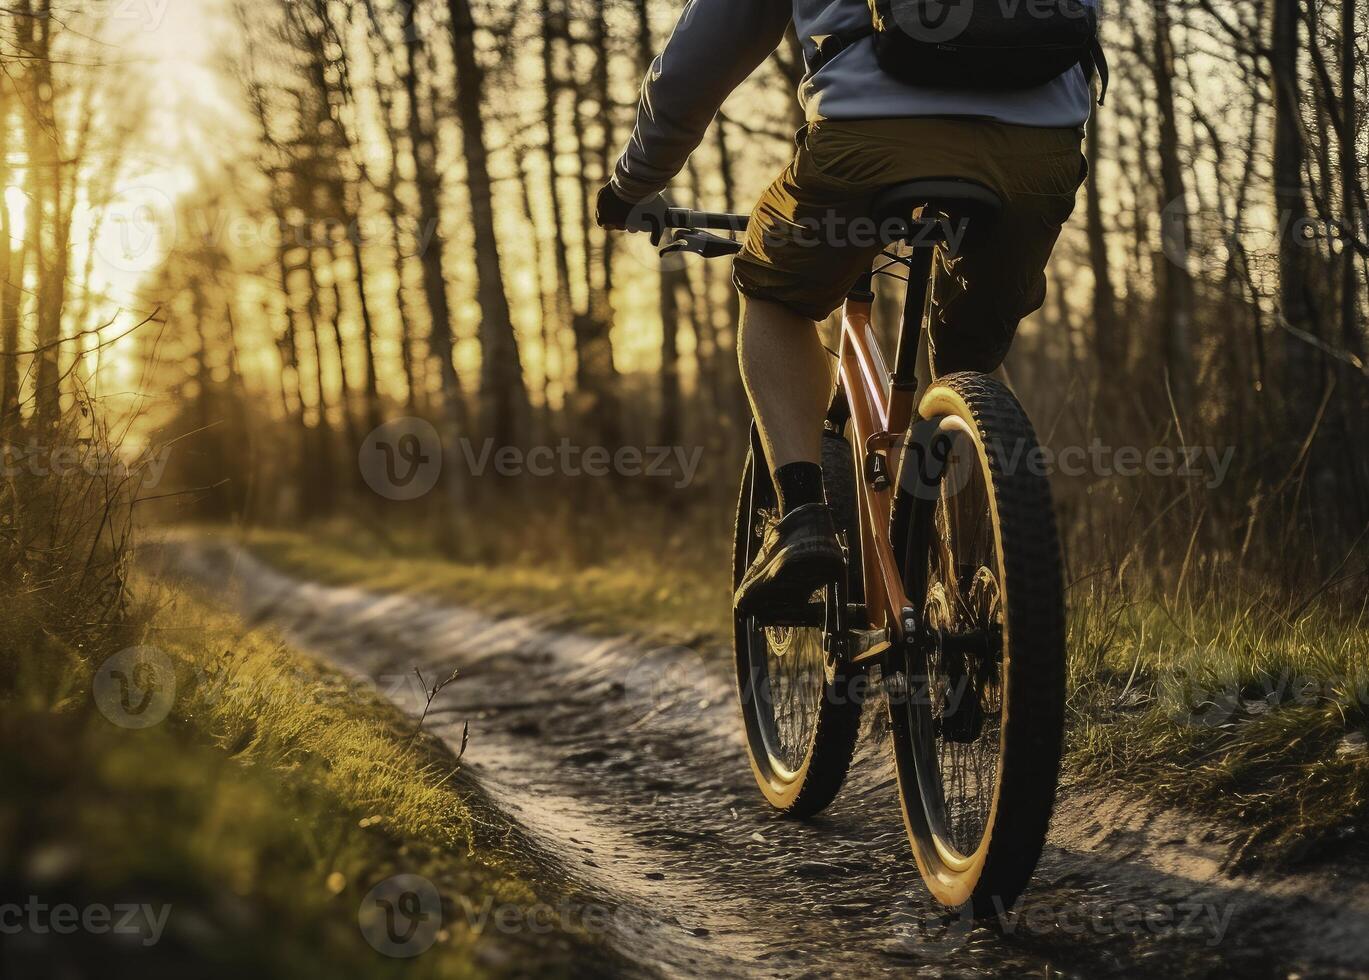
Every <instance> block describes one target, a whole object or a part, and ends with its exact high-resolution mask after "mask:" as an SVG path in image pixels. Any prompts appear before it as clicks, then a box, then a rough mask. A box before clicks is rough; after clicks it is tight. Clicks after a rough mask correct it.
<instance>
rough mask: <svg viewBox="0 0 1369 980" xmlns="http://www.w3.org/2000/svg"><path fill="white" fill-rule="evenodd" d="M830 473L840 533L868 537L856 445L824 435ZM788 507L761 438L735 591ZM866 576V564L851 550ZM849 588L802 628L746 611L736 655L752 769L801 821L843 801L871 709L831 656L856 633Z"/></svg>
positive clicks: (778, 804) (818, 604)
mask: <svg viewBox="0 0 1369 980" xmlns="http://www.w3.org/2000/svg"><path fill="white" fill-rule="evenodd" d="M823 475H824V479H825V481H826V483H827V496H828V502H829V503H830V504H831V506H832V515H833V520H834V522H835V524H836V527H837V531H838V533H843V532H844V533H845V535H846V538H847V541H848V547H849V543H850V542H853V541H856V540H858V539H859V533H860V532H859V525H858V524H856V511H855V482H854V480H855V476H854V469H853V462H852V456H851V447H850V444H849V443H847V442H846V440H845V439H842V438H841V437H839V436H836V435H833V434H830V433H829V434H828V435H827V436H825V437H824V438H823ZM777 511H778V507H777V502H776V498H775V491H774V488H773V486H772V485H771V479H770V473H769V470H768V468H767V467H766V465H765V456H764V453H763V452H762V451H761V449H760V447H759V446H758V445H757V443H756V440H754V439H753V440H752V449H751V452H750V453H749V454H748V456H747V460H746V468H745V471H744V473H743V477H742V488H741V500H740V501H739V503H738V506H737V528H736V539H735V545H734V551H733V579H732V582H733V588H734V589H735V588H736V586H737V584H738V583H740V581H741V578H742V575H743V574H745V572H746V569H747V567H748V566H749V565H750V563H751V559H752V558H753V557H754V555H755V553H756V550H757V548H758V547H759V546H760V541H761V537H762V536H763V535H764V534H765V530H766V528H767V527H768V526H769V524H770V522H772V521H774V520H776V519H777V517H776V515H777ZM849 565H850V567H851V568H853V569H855V572H854V573H848V577H850V575H851V574H854V575H859V574H860V573H859V560H858V558H856V557H855V555H854V551H853V552H852V553H851V561H850V562H849ZM847 601H848V585H847V583H846V582H832V583H830V584H829V585H827V586H826V587H825V588H823V589H821V590H819V591H817V592H815V593H814V595H813V597H812V600H811V602H810V605H809V610H810V615H809V616H808V617H806V618H805V619H804V620H803V621H802V622H795V623H790V624H786V625H764V624H762V623H761V622H760V621H758V620H757V619H756V617H754V616H745V615H743V614H741V613H740V612H737V611H736V610H734V611H733V616H734V626H735V630H734V652H735V656H736V664H737V694H738V697H739V699H740V702H741V709H742V721H743V725H744V727H745V731H746V744H747V753H748V755H749V756H750V759H751V769H752V772H753V773H754V775H755V777H756V783H757V784H758V785H759V786H760V789H761V792H762V793H763V794H764V795H765V798H766V799H767V800H768V801H769V802H770V804H771V805H772V806H774V807H775V808H777V809H779V810H782V811H784V812H785V813H788V814H791V815H793V816H798V817H806V816H812V815H813V814H816V813H819V812H820V811H822V810H823V809H824V808H825V807H826V806H827V805H828V804H829V803H831V802H832V800H833V799H835V797H836V795H837V792H838V791H839V790H840V789H841V784H842V782H843V781H844V780H845V778H846V771H847V769H848V768H850V765H851V756H852V754H853V752H854V751H855V744H856V736H857V734H858V732H859V727H860V712H861V706H862V702H861V699H860V697H859V695H860V694H861V688H860V686H859V683H853V679H854V677H855V676H856V675H855V674H853V673H850V672H848V671H846V670H845V669H844V668H839V667H837V666H836V665H835V663H834V660H833V657H832V656H831V655H830V651H831V650H832V649H834V644H839V643H840V642H842V640H843V639H844V636H845V632H846V603H847Z"/></svg>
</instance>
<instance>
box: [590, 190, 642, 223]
mask: <svg viewBox="0 0 1369 980" xmlns="http://www.w3.org/2000/svg"><path fill="white" fill-rule="evenodd" d="M635 207H636V205H635V204H633V203H632V202H630V201H624V200H623V199H622V198H621V197H619V196H618V192H617V191H615V190H614V189H613V184H611V183H609V184H605V185H604V186H603V187H601V188H600V189H599V201H598V203H597V204H596V205H595V206H594V220H595V222H596V223H597V224H598V225H599V227H600V228H608V229H610V230H612V231H626V230H627V224H628V219H629V218H630V217H631V216H632V211H633V209H634V208H635Z"/></svg>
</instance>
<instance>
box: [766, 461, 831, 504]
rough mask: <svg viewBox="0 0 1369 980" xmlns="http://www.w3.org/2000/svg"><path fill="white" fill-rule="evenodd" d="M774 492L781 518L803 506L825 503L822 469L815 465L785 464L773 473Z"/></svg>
mask: <svg viewBox="0 0 1369 980" xmlns="http://www.w3.org/2000/svg"><path fill="white" fill-rule="evenodd" d="M775 491H776V493H778V494H779V498H780V516H781V517H783V516H785V515H786V514H788V513H790V512H791V511H793V510H794V509H796V508H798V507H802V506H803V505H804V504H820V503H823V502H825V501H826V499H827V498H826V496H825V495H824V494H823V492H822V467H821V466H819V465H818V464H817V463H786V464H785V465H784V466H781V467H780V468H779V469H777V470H776V471H775Z"/></svg>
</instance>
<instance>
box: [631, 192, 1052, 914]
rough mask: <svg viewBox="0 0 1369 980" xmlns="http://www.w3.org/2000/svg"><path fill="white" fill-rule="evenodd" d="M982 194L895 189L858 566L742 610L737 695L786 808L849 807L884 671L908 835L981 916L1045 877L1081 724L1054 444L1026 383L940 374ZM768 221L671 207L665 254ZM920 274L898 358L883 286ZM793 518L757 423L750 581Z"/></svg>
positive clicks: (861, 314)
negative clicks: (885, 329) (888, 350)
mask: <svg viewBox="0 0 1369 980" xmlns="http://www.w3.org/2000/svg"><path fill="white" fill-rule="evenodd" d="M1001 207H1002V205H1001V202H1000V201H999V199H998V198H997V196H996V195H995V194H994V193H993V192H992V191H991V190H989V189H988V188H986V187H983V186H982V185H979V184H976V183H973V182H970V181H964V180H920V181H914V182H911V183H905V184H899V185H896V186H894V187H890V188H888V189H886V190H885V191H884V192H883V193H881V194H880V195H878V196H877V198H876V199H875V201H874V203H873V206H872V208H871V217H872V218H873V219H874V222H875V225H876V227H878V228H879V229H880V230H881V241H882V242H883V243H884V244H885V246H886V250H885V252H884V256H885V258H886V263H885V264H884V265H882V266H881V267H880V268H878V269H873V270H872V271H871V273H870V274H869V275H866V276H864V277H862V279H861V280H860V281H859V282H858V283H857V284H856V286H855V288H854V289H853V290H852V291H851V293H850V294H849V295H848V297H847V299H846V303H845V307H844V310H843V314H842V329H841V341H840V346H839V348H838V350H837V351H836V352H835V354H836V359H837V372H836V373H837V384H836V390H835V395H834V397H833V400H832V404H831V408H830V410H829V412H828V415H827V420H826V423H825V426H824V438H823V441H822V443H823V451H822V465H823V470H824V476H825V479H826V485H827V495H828V502H829V504H830V506H831V508H832V511H833V515H834V519H835V523H836V526H837V529H838V533H839V535H840V537H841V539H842V544H843V547H844V548H845V550H846V552H847V558H848V562H847V568H848V572H847V574H846V576H845V579H844V580H841V581H834V582H831V583H829V584H828V585H826V586H825V587H824V588H822V589H821V590H819V591H816V592H815V593H814V594H813V595H812V597H811V598H810V600H809V603H808V605H807V608H806V609H804V610H801V611H791V612H789V613H788V620H787V621H775V620H774V619H773V618H757V617H756V616H748V615H745V614H742V613H741V612H735V611H734V614H735V644H734V647H735V657H736V668H737V691H738V696H739V698H740V702H741V709H742V717H743V721H744V725H745V730H746V743H747V749H748V753H749V755H750V760H751V768H752V770H753V771H754V774H755V777H756V782H757V784H758V785H759V787H760V790H761V792H762V793H763V794H764V796H765V798H766V799H767V800H768V801H769V802H770V803H771V804H772V805H773V806H774V807H776V808H777V809H779V810H781V811H784V812H785V813H788V814H791V815H794V816H798V817H807V816H812V815H814V814H816V813H818V812H819V811H821V810H822V809H824V808H825V807H826V806H827V805H828V804H829V803H831V802H832V801H833V799H834V798H835V797H836V795H837V793H838V791H839V790H840V788H841V785H842V783H843V781H844V780H845V777H846V773H847V770H848V769H849V767H850V764H851V759H852V755H853V753H854V750H855V746H856V741H857V736H858V734H859V730H860V720H861V712H862V710H863V706H864V703H865V700H866V698H865V694H866V693H867V690H868V688H869V685H870V683H871V680H872V677H871V671H872V670H874V671H878V673H879V679H880V682H881V683H882V686H883V689H884V692H885V696H886V700H887V703H888V721H889V727H890V730H891V734H892V741H893V745H894V759H895V768H896V771H897V776H898V780H897V782H898V790H899V796H900V801H901V804H902V810H903V820H904V825H905V828H906V830H907V834H908V839H909V841H910V843H911V845H912V850H913V855H914V858H915V860H916V862H917V867H918V870H919V872H920V873H921V875H922V878H923V880H924V881H925V882H926V884H927V887H928V888H929V890H930V891H931V893H932V894H933V896H934V897H935V898H936V899H937V900H938V901H940V902H941V903H943V904H945V905H947V906H954V907H963V906H966V905H969V906H970V907H971V908H972V909H973V911H974V912H975V913H976V914H979V913H984V912H993V911H1001V909H1002V908H1004V907H1011V905H1012V904H1013V903H1014V902H1015V901H1016V899H1017V898H1018V896H1019V895H1020V893H1021V892H1022V890H1023V889H1024V888H1025V887H1026V885H1027V883H1028V881H1029V879H1030V877H1031V875H1032V873H1033V871H1034V869H1035V866H1036V862H1037V860H1038V858H1039V856H1040V853H1041V849H1042V846H1043V844H1044V842H1045V838H1046V831H1047V827H1048V824H1049V822H1050V816H1051V810H1052V808H1053V806H1054V800H1055V791H1056V784H1057V781H1058V775H1059V769H1060V757H1061V743H1062V738H1063V730H1064V699H1065V603H1064V576H1063V571H1062V567H1061V557H1060V546H1059V540H1058V536H1057V531H1056V525H1055V516H1054V509H1053V506H1052V501H1051V491H1050V485H1049V483H1048V481H1047V480H1046V478H1045V477H1044V476H1043V475H1041V474H1040V473H1039V472H1030V471H1028V469H1027V468H1024V467H1021V466H1019V465H1016V464H1017V462H1018V461H1021V460H1026V459H1031V458H1033V451H1034V450H1035V449H1036V448H1037V441H1036V436H1035V433H1034V431H1033V429H1032V425H1031V422H1030V420H1029V419H1028V418H1027V415H1026V413H1025V412H1024V411H1023V409H1022V406H1021V404H1020V403H1019V402H1018V400H1017V398H1016V397H1015V396H1014V395H1013V394H1012V392H1011V391H1010V390H1009V389H1008V388H1007V387H1006V386H1004V385H1003V384H1002V383H1000V382H999V381H997V380H995V379H993V378H991V377H987V376H984V375H980V374H972V373H961V374H952V375H949V376H945V377H933V376H932V367H933V365H932V363H931V362H932V357H931V354H930V351H929V331H930V328H931V311H932V309H933V304H932V300H933V298H934V292H935V289H936V276H935V273H934V263H933V260H934V255H935V251H936V249H937V248H938V247H946V243H947V242H948V241H952V240H955V236H953V235H952V234H951V232H952V231H954V230H955V229H956V228H957V226H960V229H961V231H963V232H967V233H980V234H991V233H992V226H993V222H994V219H995V217H996V215H997V213H998V212H999V210H1000V209H1001ZM747 221H748V219H747V216H745V215H735V214H712V213H705V212H696V211H689V210H686V209H668V210H667V211H665V212H664V215H663V217H662V216H657V218H656V220H655V223H654V226H653V227H652V228H650V230H652V231H653V233H654V235H655V241H656V242H657V244H658V246H659V248H660V251H661V253H662V255H669V254H674V253H693V254H697V255H701V256H704V257H705V258H714V257H722V256H730V255H734V254H736V253H737V252H739V251H740V250H741V245H740V243H738V242H736V241H734V240H732V239H731V238H726V237H722V236H720V235H716V234H713V233H712V232H715V231H730V232H741V231H744V230H745V229H746V227H747ZM893 269H899V270H902V269H906V270H907V283H908V286H907V294H906V298H905V300H904V305H903V314H902V322H901V324H900V329H899V333H898V345H897V349H896V353H895V356H894V362H893V368H892V370H890V369H889V368H888V367H887V362H886V361H885V359H884V357H883V354H882V352H881V350H880V345H879V343H878V340H877V335H876V332H875V327H874V324H873V323H872V320H871V317H872V310H873V305H874V300H875V294H874V287H875V280H876V278H878V277H881V276H889V275H893V276H895V277H896V278H902V277H901V276H899V275H898V273H896V272H891V271H890V270H893ZM776 519H777V506H776V495H775V490H774V487H773V486H772V485H771V478H770V473H769V468H768V467H767V466H766V464H765V457H764V453H763V451H762V448H761V445H760V442H759V439H758V437H757V436H756V433H755V429H754V426H753V429H752V439H751V446H750V450H749V453H748V458H747V461H746V464H745V470H744V473H743V476H742V485H741V496H740V501H739V503H738V507H737V523H736V539H735V547H734V558H733V568H732V573H733V585H734V588H735V586H736V585H737V583H739V582H740V580H741V577H742V575H743V574H744V572H745V571H746V569H747V567H748V566H749V564H750V562H751V560H752V558H753V556H754V554H755V552H756V550H757V548H758V547H759V544H760V541H761V538H762V537H763V536H764V533H765V531H766V528H767V527H768V526H769V524H770V523H771V522H773V521H775V520H776Z"/></svg>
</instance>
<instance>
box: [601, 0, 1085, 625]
mask: <svg viewBox="0 0 1369 980" xmlns="http://www.w3.org/2000/svg"><path fill="white" fill-rule="evenodd" d="M1086 2H1089V3H1091V0H1086ZM943 6H944V5H943ZM1024 6H1026V5H1024ZM791 21H792V23H793V24H794V26H795V29H796V31H797V34H798V37H799V38H800V39H801V43H802V46H803V51H804V56H805V62H806V67H807V69H808V74H807V76H806V77H805V78H804V80H803V84H802V86H801V88H800V91H799V97H800V101H801V103H802V105H803V108H804V112H805V116H806V119H807V124H806V125H805V126H804V128H803V129H801V130H800V131H799V133H798V136H797V138H796V143H797V152H796V153H795V156H794V158H793V160H792V162H791V163H790V164H789V166H788V167H787V168H786V169H785V170H784V172H783V173H781V174H780V176H779V177H778V178H776V180H775V181H774V183H772V184H771V185H770V187H769V188H768V189H767V190H766V191H765V193H764V194H763V195H762V197H761V199H760V202H759V203H758V204H757V205H756V207H755V210H754V212H753V214H752V218H751V225H750V229H749V231H748V233H747V237H746V242H745V248H744V250H743V251H742V253H741V254H740V255H739V256H738V257H737V260H736V263H735V266H734V276H733V278H734V281H735V284H736V287H737V289H738V290H739V291H740V292H741V294H742V297H743V306H742V318H741V324H740V325H739V328H738V334H737V352H738V359H739V361H740V365H741V373H742V379H743V382H744V384H745V387H746V391H747V394H748V396H749V398H750V401H751V406H752V410H753V412H754V414H755V419H756V425H757V429H758V431H759V433H760V438H761V442H762V445H763V446H764V448H765V454H766V458H767V461H768V463H769V465H770V469H771V473H772V476H773V478H774V486H775V489H776V492H777V495H778V498H779V506H780V518H781V519H780V520H779V521H778V522H777V523H776V524H775V525H773V526H772V527H771V529H770V532H769V533H768V534H767V535H766V538H765V540H764V542H763V543H762V546H761V548H760V550H759V553H758V554H757V556H756V558H755V561H754V563H753V564H752V566H751V568H750V569H749V570H748V571H747V574H746V575H745V577H744V578H743V581H742V583H741V585H740V587H739V589H738V592H737V596H736V601H737V605H738V606H739V608H741V609H743V610H744V611H749V612H754V611H756V610H769V609H776V608H780V607H782V606H785V605H789V604H794V605H802V604H803V603H806V601H807V599H808V597H809V595H811V593H812V592H813V591H814V590H815V589H816V588H819V587H821V585H822V584H823V583H825V582H829V581H831V580H832V578H833V576H834V572H835V573H837V574H839V573H840V569H841V568H842V563H843V561H844V559H843V555H842V551H841V548H840V545H839V543H838V541H837V537H836V534H835V532H834V529H833V524H832V518H831V514H830V512H829V510H828V508H827V506H826V502H825V496H824V490H823V480H822V469H821V466H820V458H821V433H822V425H823V420H824V417H825V414H826V411H827V405H828V402H829V399H830V397H831V388H832V374H831V371H830V368H829V363H828V355H827V353H826V351H825V350H824V348H823V345H822V342H821V340H820V337H819V335H818V332H817V329H816V323H817V322H818V321H822V320H824V319H826V318H827V317H828V316H829V315H830V314H831V313H833V312H834V311H835V310H836V309H837V308H838V307H839V306H840V305H841V304H842V302H843V300H844V299H845V297H846V295H847V294H848V293H849V292H850V291H851V289H852V288H853V287H854V285H855V284H856V282H857V281H858V280H859V279H860V277H861V276H862V275H863V274H865V273H867V272H869V271H870V268H871V264H872V262H873V260H874V259H875V257H876V256H877V255H878V254H879V252H880V251H881V250H882V248H883V246H881V245H880V244H878V242H877V241H875V240H873V235H872V234H864V235H862V234H858V232H859V230H860V229H859V226H858V225H857V224H856V223H857V222H858V221H861V220H865V221H868V216H869V211H870V204H871V201H872V199H873V197H874V196H875V195H876V193H877V192H879V191H880V190H882V189H884V188H886V187H888V186H889V185H892V184H896V183H901V182H904V181H911V180H919V179H923V178H936V177H941V178H945V177H957V178H962V179H970V180H975V181H978V182H979V183H981V184H984V185H986V186H988V187H990V188H991V189H993V190H994V191H995V192H997V194H998V195H999V196H1000V197H1001V198H1002V199H1003V202H1004V210H1003V214H1002V217H1001V220H1000V223H999V224H998V225H997V226H996V229H995V234H993V235H992V236H985V237H984V238H980V239H974V240H969V241H967V242H966V244H965V248H963V249H961V250H960V251H959V252H958V253H957V254H950V253H948V252H947V251H946V250H944V249H943V250H941V251H940V252H939V254H938V259H937V277H938V283H937V294H936V295H937V309H936V310H935V322H934V326H933V331H932V356H933V363H934V365H935V370H936V371H937V373H938V374H945V373H949V372H953V371H980V372H985V373H987V372H990V371H993V370H995V369H996V368H997V367H998V366H999V365H1000V364H1001V363H1002V361H1003V359H1004V357H1005V356H1006V355H1007V352H1008V347H1009V345H1010V344H1011V342H1012V338H1013V335H1014V333H1015V332H1016V330H1017V326H1018V323H1019V322H1020V321H1021V319H1022V318H1023V317H1025V316H1027V315H1028V314H1030V313H1032V312H1034V311H1035V310H1038V309H1040V308H1041V306H1042V304H1043V303H1044V302H1045V298H1046V280H1045V267H1046V263H1047V260H1048V259H1049V258H1050V254H1051V251H1052V249H1053V248H1054V246H1055V242H1056V239H1057V237H1058V236H1059V234H1060V229H1061V227H1062V225H1063V224H1064V222H1065V221H1066V220H1067V219H1068V218H1069V216H1070V214H1071V213H1072V211H1073V210H1074V202H1075V195H1076V192H1077V190H1078V188H1079V187H1080V185H1081V184H1082V182H1083V180H1084V177H1085V175H1086V172H1087V166H1086V164H1085V162H1084V158H1083V156H1082V154H1081V152H1080V146H1081V141H1082V139H1083V135H1084V125H1085V123H1086V122H1087V119H1088V116H1089V112H1090V110H1091V106H1092V87H1091V75H1090V72H1089V71H1088V69H1087V68H1086V67H1085V64H1076V65H1074V66H1072V67H1070V68H1068V69H1067V70H1066V71H1064V72H1063V73H1062V74H1059V75H1058V76H1055V77H1053V78H1051V79H1050V80H1049V81H1047V82H1045V83H1044V84H1033V85H1032V86H1030V87H1026V88H1020V89H1015V90H1014V89H1009V90H999V89H996V90H992V91H982V90H978V88H977V87H976V86H974V85H971V84H966V85H962V86H959V87H957V86H956V85H955V84H954V80H952V79H948V80H947V83H946V84H945V85H942V84H940V82H939V81H938V82H937V83H936V84H932V85H925V84H924V85H918V84H909V83H908V82H906V81H900V80H898V79H896V78H895V77H893V75H892V74H890V73H887V72H886V71H885V70H883V69H882V68H881V61H880V57H879V56H878V55H877V53H876V46H875V42H874V39H873V37H872V36H871V32H870V31H869V30H868V28H869V25H870V23H871V4H870V2H869V0H690V2H689V3H688V4H687V5H686V7H685V10H684V12H683V14H682V16H681V18H680V21H679V23H678V25H677V26H676V28H675V31H674V33H673V35H672V36H671V38H670V40H669V42H668V43H667V45H666V47H665V49H664V51H663V52H662V54H661V55H660V56H659V57H658V58H657V59H656V60H655V62H654V63H653V64H652V66H651V72H650V74H649V75H648V76H647V79H646V81H645V83H644V85H643V88H642V96H641V104H640V107H639V109H638V114H637V122H636V127H635V129H634V131H633V134H632V138H631V140H630V141H629V143H628V145H627V148H626V150H625V151H624V152H623V155H622V157H621V159H620V160H619V161H618V164H617V167H616V169H615V172H614V174H613V177H612V179H611V180H610V181H609V183H608V184H607V185H606V186H605V187H604V188H603V189H602V190H601V191H600V194H599V200H598V208H597V215H598V221H599V224H600V225H601V226H603V227H605V228H614V229H620V230H621V229H623V228H624V227H626V225H627V224H628V222H629V221H630V220H631V217H632V213H633V211H634V209H647V210H649V209H651V208H652V207H655V206H657V201H658V198H659V194H660V192H661V191H662V190H663V189H664V188H665V187H666V185H667V184H668V183H669V182H670V181H671V180H672V179H673V178H674V177H675V176H676V175H677V174H678V173H679V172H680V170H681V169H682V168H683V167H684V164H685V162H686V160H687V159H688V157H689V155H690V154H691V153H692V152H693V151H694V149H695V148H696V147H697V146H698V145H699V143H700V142H701V141H702V139H703V137H704V135H705V132H706V130H707V128H708V126H709V125H710V124H711V123H712V121H713V119H714V116H715V115H716V114H717V112H718V110H719V108H720V107H721V106H722V103H723V101H724V99H726V98H727V96H728V94H729V93H730V92H731V91H732V90H733V89H734V88H736V87H737V86H738V85H740V84H741V83H742V82H743V81H744V80H745V79H746V78H747V76H748V75H750V74H751V72H752V71H754V70H755V69H756V68H757V67H758V66H759V65H760V64H761V63H762V62H763V61H764V60H765V59H766V58H767V57H769V55H770V54H771V52H773V51H774V50H775V48H776V47H777V46H778V45H779V44H780V43H781V41H782V40H783V37H784V34H785V31H786V30H787V28H788V26H789V24H790V22H791ZM834 39H840V43H835V44H834V43H833V40H834Z"/></svg>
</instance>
